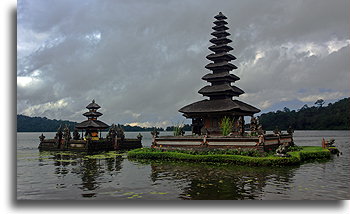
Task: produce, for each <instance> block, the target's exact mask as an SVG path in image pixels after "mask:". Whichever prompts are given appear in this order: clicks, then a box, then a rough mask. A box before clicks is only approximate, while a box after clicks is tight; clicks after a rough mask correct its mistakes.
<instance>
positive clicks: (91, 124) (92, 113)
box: [75, 100, 109, 140]
mask: <svg viewBox="0 0 350 214" xmlns="http://www.w3.org/2000/svg"><path fill="white" fill-rule="evenodd" d="M86 108H87V109H88V110H89V111H88V112H85V113H84V114H83V115H84V116H85V117H87V120H85V121H83V122H81V123H78V124H77V125H76V126H75V128H76V129H78V130H82V131H85V134H84V135H82V136H84V139H85V140H86V138H87V137H88V138H91V139H92V140H99V139H100V138H101V131H102V130H104V129H107V128H108V127H109V126H108V125H107V124H106V123H104V122H102V121H100V120H98V119H97V118H98V117H100V116H102V115H103V114H102V113H100V112H98V111H97V110H98V109H99V108H101V107H100V106H99V105H98V104H97V103H96V102H95V100H92V102H91V103H90V104H89V105H87V106H86ZM99 133H100V135H99Z"/></svg>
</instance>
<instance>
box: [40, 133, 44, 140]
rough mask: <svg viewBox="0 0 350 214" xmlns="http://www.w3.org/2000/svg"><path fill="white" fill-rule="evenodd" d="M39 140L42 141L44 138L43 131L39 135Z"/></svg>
mask: <svg viewBox="0 0 350 214" xmlns="http://www.w3.org/2000/svg"><path fill="white" fill-rule="evenodd" d="M39 139H40V142H43V141H44V140H45V136H44V134H43V133H41V135H40V136H39Z"/></svg>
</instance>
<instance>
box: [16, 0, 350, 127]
mask: <svg viewBox="0 0 350 214" xmlns="http://www.w3.org/2000/svg"><path fill="white" fill-rule="evenodd" d="M348 8H349V1H346V0H336V1H326V0H325V1H319V0H308V1H301V0H296V1H287V0H282V1H274V0H262V1H253V0H248V1H228V0H227V1H210V0H201V1H190V0H183V1H175V0H169V1H160V0H148V1H114V0H102V1H98V0H76V1H68V0H52V1H46V0H20V1H18V12H17V14H18V15H17V21H18V26H17V32H18V37H17V53H18V55H17V112H18V113H20V114H25V115H29V116H46V117H48V118H57V119H67V120H73V121H82V120H83V119H84V117H83V116H82V115H81V114H82V113H83V112H84V111H85V109H84V108H85V106H86V105H87V104H88V103H89V102H90V101H91V100H92V99H95V100H96V102H97V103H98V104H100V105H101V106H102V108H101V110H100V111H101V112H102V113H103V114H104V116H102V117H101V120H103V121H106V122H107V123H112V122H117V123H122V124H125V123H128V124H143V125H146V126H152V125H161V126H166V125H173V124H176V123H179V122H182V121H184V118H183V117H182V116H181V114H180V113H178V109H179V108H181V107H183V106H184V105H187V104H190V103H192V102H194V101H199V100H201V99H204V97H202V96H201V95H200V94H198V93H197V91H198V90H199V89H200V88H201V87H203V86H204V85H206V82H204V81H203V80H201V77H202V76H203V75H205V74H206V73H208V72H209V71H208V70H206V69H205V68H204V66H205V65H206V64H207V63H209V61H208V60H206V59H205V56H206V55H208V54H209V53H210V51H209V50H208V49H207V47H209V46H210V43H209V39H211V37H212V36H211V35H210V33H211V32H212V29H211V27H212V26H213V24H212V22H213V21H214V18H213V17H214V16H215V15H216V14H217V13H218V12H219V11H222V12H223V13H224V14H225V15H226V16H227V17H228V23H229V24H228V27H230V30H229V32H230V33H231V36H230V39H232V40H233V43H231V46H232V47H234V51H231V52H230V53H231V54H233V55H235V56H236V57H237V60H236V61H233V64H235V65H237V67H238V69H237V70H235V71H233V72H232V73H234V74H236V75H237V76H239V77H240V78H241V80H240V81H238V82H236V85H237V86H238V87H240V88H242V89H243V90H244V91H245V92H246V94H244V95H242V96H240V97H239V98H238V99H240V100H242V101H244V102H247V103H250V104H252V105H254V106H256V107H258V108H260V109H262V111H263V112H264V111H268V110H270V109H271V108H272V107H273V106H276V105H278V104H280V103H283V102H290V103H299V102H311V103H313V102H315V101H316V100H317V99H319V98H323V99H324V100H326V101H330V100H336V99H339V98H342V97H347V96H349V91H350V89H349V84H348V82H349V47H350V38H349V25H348V20H349V11H348Z"/></svg>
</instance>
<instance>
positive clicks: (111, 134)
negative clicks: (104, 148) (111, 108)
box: [107, 123, 117, 139]
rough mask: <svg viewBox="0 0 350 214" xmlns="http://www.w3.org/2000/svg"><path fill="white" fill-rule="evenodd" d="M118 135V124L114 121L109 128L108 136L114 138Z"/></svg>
mask: <svg viewBox="0 0 350 214" xmlns="http://www.w3.org/2000/svg"><path fill="white" fill-rule="evenodd" d="M115 136H117V126H116V125H115V124H114V123H113V124H112V125H111V127H110V128H109V130H108V134H107V138H108V139H114V138H115Z"/></svg>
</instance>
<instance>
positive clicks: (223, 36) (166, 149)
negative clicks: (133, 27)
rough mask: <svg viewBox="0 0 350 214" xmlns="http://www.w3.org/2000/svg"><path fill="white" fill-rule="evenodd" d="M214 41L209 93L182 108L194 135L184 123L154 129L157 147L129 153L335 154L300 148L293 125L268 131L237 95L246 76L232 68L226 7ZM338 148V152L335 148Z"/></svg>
mask: <svg viewBox="0 0 350 214" xmlns="http://www.w3.org/2000/svg"><path fill="white" fill-rule="evenodd" d="M214 18H215V19H216V20H215V21H214V25H215V26H214V27H212V29H213V30H214V32H213V33H211V35H213V36H214V37H215V38H213V39H211V40H210V42H211V43H213V45H212V46H210V47H209V50H211V51H213V52H214V53H211V54H209V55H208V56H207V57H206V58H207V59H208V60H211V61H213V62H212V63H209V64H208V65H206V66H205V68H207V69H209V70H210V71H212V73H209V74H206V75H204V76H203V77H202V79H203V80H205V81H207V82H209V83H210V85H207V86H204V87H203V88H202V89H200V90H199V91H198V93H200V94H202V95H203V96H206V97H209V99H205V100H202V101H198V102H195V103H192V104H189V105H187V106H185V107H183V108H181V109H180V110H179V112H181V113H183V116H184V117H186V118H190V119H192V124H191V127H192V134H191V135H185V132H184V130H183V129H182V127H180V126H178V127H175V128H174V136H159V132H158V131H157V130H154V131H153V132H152V133H151V134H152V136H153V141H152V146H151V147H152V148H142V149H137V150H133V151H130V152H129V153H128V157H129V158H141V159H172V160H185V161H200V162H221V163H225V162H230V163H236V164H248V165H295V164H300V163H301V162H303V161H305V160H309V159H318V158H329V157H330V154H331V152H330V151H329V149H328V147H326V146H323V147H298V146H295V144H294V141H293V132H294V130H293V129H292V127H289V128H288V129H287V133H282V131H281V130H279V128H278V126H276V128H275V130H274V131H273V134H266V132H265V131H264V130H263V127H262V125H261V124H260V122H259V120H258V118H256V117H254V114H256V113H259V112H260V110H259V109H258V108H256V107H254V106H252V105H249V104H247V103H244V102H242V101H239V100H237V99H234V98H233V97H238V96H240V95H242V94H244V91H243V90H242V89H240V88H238V87H236V86H234V85H232V83H234V82H236V81H238V80H240V78H239V77H237V76H236V75H234V74H230V71H232V70H234V69H237V67H236V66H235V65H233V64H231V63H230V61H232V60H235V59H236V57H235V56H233V55H231V54H229V53H228V52H229V51H231V50H233V48H232V47H231V46H229V45H228V43H231V42H232V40H230V39H228V38H227V36H229V35H230V33H228V32H227V31H226V30H228V29H229V28H228V27H227V26H226V24H228V23H227V22H226V21H225V20H226V19H227V17H226V16H225V15H223V14H222V13H221V12H220V13H219V14H218V15H216V16H215V17H214ZM244 117H251V120H250V131H249V132H247V131H246V130H245V120H244ZM335 153H336V152H335Z"/></svg>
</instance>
